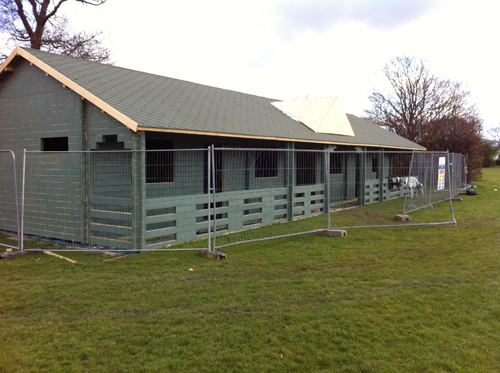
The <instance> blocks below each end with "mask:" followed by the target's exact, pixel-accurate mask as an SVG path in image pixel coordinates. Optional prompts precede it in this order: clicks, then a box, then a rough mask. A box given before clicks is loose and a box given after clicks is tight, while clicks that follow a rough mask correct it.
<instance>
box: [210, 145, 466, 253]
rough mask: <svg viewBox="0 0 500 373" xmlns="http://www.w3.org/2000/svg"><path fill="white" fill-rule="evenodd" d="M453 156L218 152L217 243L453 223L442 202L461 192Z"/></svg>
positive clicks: (242, 150)
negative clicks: (454, 171) (369, 228)
mask: <svg viewBox="0 0 500 373" xmlns="http://www.w3.org/2000/svg"><path fill="white" fill-rule="evenodd" d="M452 159H454V158H452V156H451V155H448V154H447V153H432V152H402V151H399V152H397V151H393V152H389V151H360V152H353V151H332V150H328V151H325V150H310V149H309V150H305V149H294V150H289V149H258V148H254V149H233V148H219V149H215V157H214V162H213V165H214V169H215V175H216V177H215V183H216V186H215V190H216V196H215V199H216V200H217V201H218V203H217V205H216V213H215V214H214V216H215V217H216V223H215V225H216V227H217V229H216V231H215V237H214V247H216V248H222V247H224V246H228V245H233V244H235V243H241V242H252V241H258V240H263V239H269V238H276V237H284V236H290V235H296V234H303V233H308V232H315V231H320V230H325V229H346V228H360V227H384V226H395V225H421V224H451V223H455V220H454V216H453V214H452V213H450V210H452V209H451V206H450V205H447V204H442V203H441V204H439V203H438V202H441V201H450V202H451V197H452V195H454V193H456V191H457V186H456V185H455V184H456V183H457V180H458V178H454V177H452V172H453V171H452V169H451V168H450V165H451V164H452V161H451V160H452ZM455 162H458V161H455ZM443 169H444V172H442V170H443ZM439 182H441V184H438V183H439ZM409 214H411V215H409Z"/></svg>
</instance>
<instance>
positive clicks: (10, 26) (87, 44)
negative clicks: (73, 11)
mask: <svg viewBox="0 0 500 373" xmlns="http://www.w3.org/2000/svg"><path fill="white" fill-rule="evenodd" d="M70 1H73V2H76V3H80V4H87V5H93V6H99V5H102V4H104V3H105V2H106V1H107V0H0V32H4V33H6V34H8V35H9V36H10V40H11V41H13V42H14V43H15V44H16V45H20V46H26V47H30V48H33V49H42V50H46V51H51V52H55V53H59V54H64V55H68V56H73V57H79V58H84V59H87V60H91V61H98V62H109V60H110V51H109V49H107V48H106V47H104V46H103V45H102V42H101V40H100V38H99V37H100V36H101V32H95V31H94V32H85V31H83V32H78V33H72V32H71V28H70V26H69V21H68V19H67V18H66V17H65V16H63V15H60V14H58V11H59V10H60V8H61V6H62V5H63V4H64V3H67V2H70Z"/></svg>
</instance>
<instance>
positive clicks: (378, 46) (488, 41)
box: [61, 0, 500, 129]
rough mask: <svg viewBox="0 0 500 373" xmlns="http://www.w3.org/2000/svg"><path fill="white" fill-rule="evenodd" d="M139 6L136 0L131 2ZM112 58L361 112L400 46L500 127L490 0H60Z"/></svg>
mask: <svg viewBox="0 0 500 373" xmlns="http://www.w3.org/2000/svg"><path fill="white" fill-rule="evenodd" d="M138 4H141V5H138ZM61 10H63V11H64V13H65V14H66V15H67V16H68V17H69V19H70V20H71V23H72V25H73V27H74V29H75V30H82V29H90V30H101V31H102V32H103V36H104V39H105V44H106V45H107V46H108V47H109V48H110V49H111V51H112V59H113V61H114V63H115V65H117V66H121V67H126V68H130V69H134V70H140V71H146V72H150V73H154V74H159V75H164V76H168V77H172V78H177V79H183V80H188V81H191V82H195V83H201V84H206V85H210V86H215V87H220V88H225V89H230V90H235V91H239V92H245V93H250V94H254V95H258V96H265V97H269V98H273V99H277V100H293V99H304V98H320V97H330V96H335V97H339V99H340V102H341V104H342V106H343V108H344V110H345V111H346V112H347V113H351V114H355V115H358V116H362V115H363V114H364V110H365V109H369V108H370V106H371V104H370V101H369V99H368V97H369V95H370V93H371V92H372V91H373V89H378V90H381V89H382V88H383V87H384V81H383V79H382V76H381V73H380V70H381V69H382V67H383V66H384V65H385V64H387V63H388V62H389V61H390V60H391V59H393V58H395V57H398V56H402V55H406V56H410V57H414V58H416V59H419V60H420V59H422V60H424V61H426V62H425V63H426V66H427V68H428V69H429V70H430V71H431V72H432V73H434V74H435V75H437V76H439V77H440V78H444V79H451V80H453V81H458V82H462V83H463V84H464V86H465V88H466V89H467V90H468V91H470V92H471V96H470V102H471V103H474V104H475V105H476V107H477V109H478V110H479V112H480V114H481V116H482V118H483V119H484V127H485V129H490V128H493V127H497V126H499V125H500V111H499V110H498V106H499V105H498V102H499V99H498V96H499V95H498V93H497V91H498V87H500V73H499V71H498V69H499V67H500V51H499V50H498V49H499V48H498V45H499V44H498V38H499V36H500V22H498V14H500V12H499V11H500V1H497V0H475V1H470V0H469V1H465V0H252V1H240V0H211V1H206V0H182V1H179V0H176V1H171V0H146V1H141V2H138V1H136V0H108V1H107V2H106V3H105V4H104V5H102V6H99V7H92V6H82V5H78V4H76V3H75V2H67V3H65V4H64V5H63V7H61Z"/></svg>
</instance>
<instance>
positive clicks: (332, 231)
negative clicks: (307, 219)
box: [314, 229, 347, 237]
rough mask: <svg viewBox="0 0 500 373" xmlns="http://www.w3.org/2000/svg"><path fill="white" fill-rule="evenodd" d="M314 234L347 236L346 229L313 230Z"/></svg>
mask: <svg viewBox="0 0 500 373" xmlns="http://www.w3.org/2000/svg"><path fill="white" fill-rule="evenodd" d="M314 233H315V234H319V235H321V236H327V237H345V236H347V231H345V230H342V229H325V230H324V231H319V232H314Z"/></svg>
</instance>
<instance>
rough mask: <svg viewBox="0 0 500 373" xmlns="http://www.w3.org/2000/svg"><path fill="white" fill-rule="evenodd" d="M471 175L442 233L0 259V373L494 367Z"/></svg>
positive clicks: (493, 229)
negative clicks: (218, 256) (199, 251)
mask: <svg viewBox="0 0 500 373" xmlns="http://www.w3.org/2000/svg"><path fill="white" fill-rule="evenodd" d="M483 174H484V177H483V180H482V181H481V182H478V183H477V184H478V189H477V191H478V193H479V194H480V195H478V196H463V198H464V201H463V202H456V203H455V204H454V209H455V215H456V218H457V221H458V227H457V228H455V227H454V226H453V225H444V226H428V227H427V226H425V227H422V226H419V227H399V228H381V229H353V230H349V231H348V236H347V237H345V238H328V237H324V236H316V235H302V236H296V237H290V238H285V239H278V240H270V241H262V242H258V243H252V244H245V245H238V246H231V247H227V248H225V249H224V251H225V252H227V253H228V259H226V260H223V261H212V260H209V259H207V258H204V257H201V256H198V255H196V254H195V253H194V252H192V251H191V252H161V253H159V252H157V253H148V254H140V255H127V256H125V257H122V258H117V259H114V260H106V259H109V257H105V256H103V255H101V254H93V253H77V252H75V253H62V255H65V256H68V257H70V258H71V259H74V260H77V262H78V263H76V264H71V263H68V262H67V261H65V260H62V259H58V258H55V257H51V256H48V255H44V256H40V257H37V256H25V257H22V258H19V259H15V260H0V281H1V283H0V351H1V353H0V372H319V371H324V372H499V371H500V348H499V346H500V284H499V275H500V271H499V269H500V191H499V192H495V191H494V188H493V185H497V186H498V187H500V168H498V167H497V168H492V169H484V170H483ZM497 189H499V188H497ZM0 236H1V235H0ZM0 239H5V237H3V238H2V237H0ZM2 250H3V249H2ZM189 269H193V271H190V270H189Z"/></svg>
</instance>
